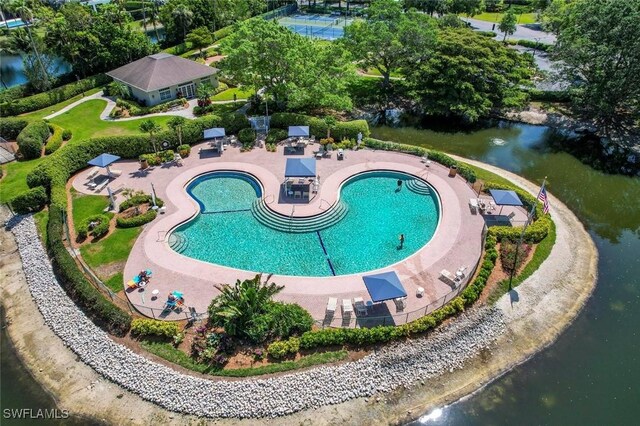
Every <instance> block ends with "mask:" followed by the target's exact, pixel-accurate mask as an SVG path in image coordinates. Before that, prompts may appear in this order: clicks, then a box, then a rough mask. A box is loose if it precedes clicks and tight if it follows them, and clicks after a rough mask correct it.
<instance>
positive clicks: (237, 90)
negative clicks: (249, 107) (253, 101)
mask: <svg viewBox="0 0 640 426" xmlns="http://www.w3.org/2000/svg"><path fill="white" fill-rule="evenodd" d="M234 94H235V95H236V98H237V99H248V98H249V96H251V95H253V94H254V91H253V90H251V89H245V88H243V87H233V88H231V89H227V90H225V91H224V92H220V93H218V94H217V95H215V96H214V97H213V98H211V99H213V100H214V101H232V100H233V95H234Z"/></svg>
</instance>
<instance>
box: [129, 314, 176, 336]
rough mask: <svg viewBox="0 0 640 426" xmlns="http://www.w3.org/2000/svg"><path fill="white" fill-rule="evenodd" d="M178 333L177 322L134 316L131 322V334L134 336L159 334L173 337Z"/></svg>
mask: <svg viewBox="0 0 640 426" xmlns="http://www.w3.org/2000/svg"><path fill="white" fill-rule="evenodd" d="M179 333H180V329H179V328H178V323H176V322H173V321H158V320H153V319H139V318H136V319H134V320H133V321H132V322H131V334H132V335H134V336H139V337H142V336H160V337H169V338H174V337H175V336H177V335H178V334H179Z"/></svg>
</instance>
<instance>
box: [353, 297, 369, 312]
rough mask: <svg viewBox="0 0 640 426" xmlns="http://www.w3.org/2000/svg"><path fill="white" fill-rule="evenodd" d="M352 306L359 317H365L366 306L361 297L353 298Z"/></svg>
mask: <svg viewBox="0 0 640 426" xmlns="http://www.w3.org/2000/svg"><path fill="white" fill-rule="evenodd" d="M353 306H355V308H356V312H357V313H358V314H359V315H367V313H368V312H367V306H366V305H365V304H364V299H362V297H354V298H353Z"/></svg>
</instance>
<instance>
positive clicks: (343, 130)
mask: <svg viewBox="0 0 640 426" xmlns="http://www.w3.org/2000/svg"><path fill="white" fill-rule="evenodd" d="M358 133H362V137H368V136H369V135H370V134H371V132H370V131H369V123H367V120H353V121H338V122H337V123H336V125H335V126H334V127H333V129H331V137H333V139H334V140H336V141H337V142H340V141H341V140H343V139H354V140H355V139H357V138H358Z"/></svg>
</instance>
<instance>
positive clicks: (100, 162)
mask: <svg viewBox="0 0 640 426" xmlns="http://www.w3.org/2000/svg"><path fill="white" fill-rule="evenodd" d="M119 159H120V157H118V156H117V155H112V154H100V155H98V156H97V157H96V158H94V159H92V160H89V161H88V162H87V164H89V165H91V166H98V167H105V168H106V169H107V174H108V175H109V177H111V170H109V165H111V164H113V163H115V162H116V161H118V160H119Z"/></svg>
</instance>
